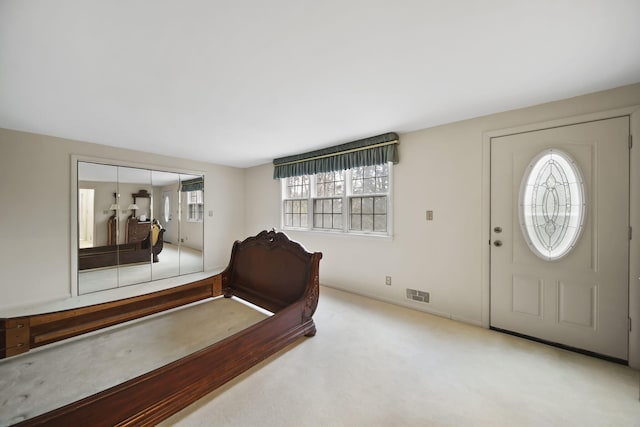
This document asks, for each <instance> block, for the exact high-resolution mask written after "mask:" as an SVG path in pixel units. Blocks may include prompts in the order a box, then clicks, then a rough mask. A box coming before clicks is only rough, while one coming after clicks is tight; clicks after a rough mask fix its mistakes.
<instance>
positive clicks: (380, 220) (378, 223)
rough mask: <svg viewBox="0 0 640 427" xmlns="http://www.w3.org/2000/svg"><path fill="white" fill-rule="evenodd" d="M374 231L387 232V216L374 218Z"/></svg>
mask: <svg viewBox="0 0 640 427" xmlns="http://www.w3.org/2000/svg"><path fill="white" fill-rule="evenodd" d="M373 231H387V216H386V215H375V216H374V218H373Z"/></svg>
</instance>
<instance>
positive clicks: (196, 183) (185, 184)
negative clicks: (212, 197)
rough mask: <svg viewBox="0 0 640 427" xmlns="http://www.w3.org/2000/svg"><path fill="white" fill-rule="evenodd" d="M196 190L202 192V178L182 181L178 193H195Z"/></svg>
mask: <svg viewBox="0 0 640 427" xmlns="http://www.w3.org/2000/svg"><path fill="white" fill-rule="evenodd" d="M197 190H204V178H203V177H199V178H193V179H188V180H186V181H182V186H181V187H180V191H182V192H183V193H184V192H187V191H197Z"/></svg>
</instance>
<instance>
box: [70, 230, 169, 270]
mask: <svg viewBox="0 0 640 427" xmlns="http://www.w3.org/2000/svg"><path fill="white" fill-rule="evenodd" d="M164 231H165V230H164V228H162V229H160V231H159V234H158V240H157V241H156V244H155V245H153V246H152V247H150V246H151V245H150V241H151V232H149V235H148V236H147V237H146V238H145V239H144V240H141V241H139V242H132V243H123V244H120V245H106V246H96V247H92V248H82V249H80V250H78V270H87V269H90V268H100V267H113V266H116V265H123V264H134V263H138V262H147V263H148V262H149V260H150V259H153V262H158V254H159V253H160V252H162V248H163V247H164V238H163V235H164Z"/></svg>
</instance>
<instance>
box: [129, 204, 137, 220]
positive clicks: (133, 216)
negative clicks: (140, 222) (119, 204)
mask: <svg viewBox="0 0 640 427" xmlns="http://www.w3.org/2000/svg"><path fill="white" fill-rule="evenodd" d="M127 209H128V210H130V211H133V214H131V217H132V218H135V217H136V211H137V210H138V209H140V208H139V207H138V205H136V204H135V203H131V204H130V205H129V207H128V208H127Z"/></svg>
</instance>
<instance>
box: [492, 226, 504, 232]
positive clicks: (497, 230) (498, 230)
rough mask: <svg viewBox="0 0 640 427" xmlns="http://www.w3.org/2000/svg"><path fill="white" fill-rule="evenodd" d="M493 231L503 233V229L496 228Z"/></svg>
mask: <svg viewBox="0 0 640 427" xmlns="http://www.w3.org/2000/svg"><path fill="white" fill-rule="evenodd" d="M493 231H495V232H496V233H502V227H494V228H493Z"/></svg>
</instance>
